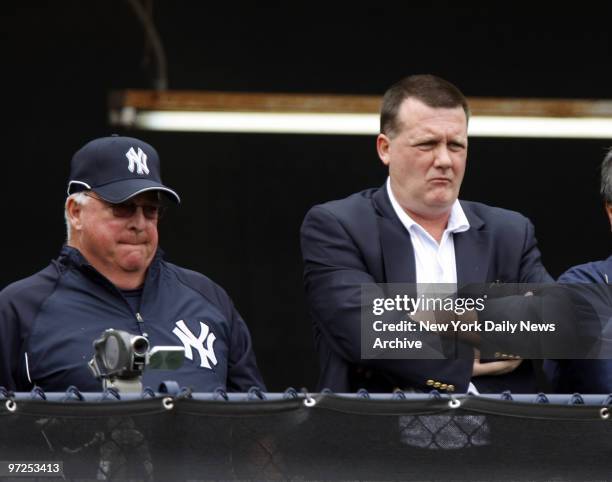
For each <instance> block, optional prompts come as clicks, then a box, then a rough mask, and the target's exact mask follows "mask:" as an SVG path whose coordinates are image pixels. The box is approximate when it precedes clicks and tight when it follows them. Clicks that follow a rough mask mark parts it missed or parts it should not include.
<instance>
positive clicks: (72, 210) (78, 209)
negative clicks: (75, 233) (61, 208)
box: [66, 198, 83, 230]
mask: <svg viewBox="0 0 612 482" xmlns="http://www.w3.org/2000/svg"><path fill="white" fill-rule="evenodd" d="M66 215H67V216H68V221H70V227H71V228H72V229H76V230H80V229H81V228H82V227H83V222H82V219H81V218H82V215H83V206H82V205H81V204H79V203H77V202H76V201H75V200H74V198H68V200H67V201H66Z"/></svg>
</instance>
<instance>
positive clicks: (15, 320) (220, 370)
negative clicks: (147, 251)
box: [0, 246, 265, 392]
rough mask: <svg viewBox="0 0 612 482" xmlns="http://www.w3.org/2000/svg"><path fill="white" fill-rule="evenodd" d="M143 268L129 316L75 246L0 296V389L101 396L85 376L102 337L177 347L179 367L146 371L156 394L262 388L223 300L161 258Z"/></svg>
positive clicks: (245, 338)
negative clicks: (171, 386)
mask: <svg viewBox="0 0 612 482" xmlns="http://www.w3.org/2000/svg"><path fill="white" fill-rule="evenodd" d="M162 257H163V253H162V251H161V250H158V252H157V253H156V255H155V258H154V259H153V261H152V263H151V266H150V267H149V269H148V272H147V275H146V279H145V283H144V287H143V291H142V297H141V303H140V309H139V310H138V312H135V311H134V310H133V309H132V307H131V306H130V304H129V303H128V301H127V300H126V298H125V297H124V296H123V294H122V293H121V291H120V290H119V289H118V288H117V287H115V285H113V284H112V283H111V282H110V281H109V280H108V279H107V278H105V277H104V276H103V275H101V274H100V273H99V272H98V271H96V270H95V269H94V268H93V267H92V266H91V265H90V264H89V263H88V262H87V261H86V260H85V258H84V257H83V256H82V255H81V253H80V252H79V251H78V250H77V249H75V248H72V247H69V246H65V247H64V248H63V249H62V251H61V253H60V256H59V257H58V258H57V259H56V260H53V261H52V262H51V264H50V265H49V266H47V267H46V268H45V269H43V270H42V271H39V272H38V273H36V274H34V275H33V276H30V277H29V278H25V279H23V280H20V281H17V282H15V283H13V284H11V285H9V286H8V287H6V288H5V289H4V290H3V291H2V292H0V386H4V387H5V388H7V389H9V390H16V391H28V390H30V389H31V388H32V387H33V386H35V385H36V386H39V387H41V388H43V389H44V390H46V391H64V390H66V388H68V386H70V385H75V386H76V387H77V388H78V389H79V390H81V391H83V392H88V391H90V392H91V391H100V390H101V389H102V385H101V382H100V381H98V380H96V379H95V378H94V377H93V375H92V374H91V373H90V371H89V369H88V367H87V362H88V361H89V360H90V359H91V358H92V356H93V347H92V342H93V340H94V339H96V338H99V337H100V335H101V334H102V332H103V331H104V330H106V329H108V328H115V329H118V330H125V331H128V332H130V333H133V334H140V335H143V334H146V336H147V337H148V339H149V342H150V344H151V347H154V346H159V345H174V346H183V347H184V348H185V360H184V364H183V366H182V367H181V368H179V369H178V370H176V371H171V370H146V371H145V374H144V377H143V385H144V386H149V387H151V388H153V389H154V390H157V389H158V387H159V384H160V382H162V381H165V380H175V381H177V382H178V384H179V385H180V386H185V387H187V386H189V387H192V388H193V390H194V391H197V392H211V391H214V390H215V389H217V388H219V387H220V388H223V389H225V390H228V391H247V390H248V389H249V388H251V387H252V386H258V387H260V388H261V389H265V386H264V383H263V381H262V378H261V375H260V373H259V369H258V368H257V363H256V361H255V355H254V353H253V349H252V346H251V337H250V335H249V331H248V328H247V326H246V324H245V322H244V321H243V320H242V318H241V317H240V315H239V314H238V312H237V311H236V309H235V308H234V305H233V303H232V301H231V300H230V298H229V296H228V295H227V293H225V291H224V290H223V289H222V288H221V287H220V286H218V285H217V284H215V283H213V282H212V281H211V280H210V279H208V278H207V277H206V276H204V275H202V274H200V273H197V272H195V271H190V270H187V269H184V268H180V267H178V266H176V265H173V264H171V263H167V262H166V261H164V260H163V259H162Z"/></svg>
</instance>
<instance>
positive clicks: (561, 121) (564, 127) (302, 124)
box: [132, 111, 612, 139]
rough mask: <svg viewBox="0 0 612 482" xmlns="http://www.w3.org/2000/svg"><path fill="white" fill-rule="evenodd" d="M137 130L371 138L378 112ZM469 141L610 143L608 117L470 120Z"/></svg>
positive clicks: (210, 120)
mask: <svg viewBox="0 0 612 482" xmlns="http://www.w3.org/2000/svg"><path fill="white" fill-rule="evenodd" d="M132 125H133V126H134V127H135V128H137V129H142V130H156V131H183V132H245V133H249V132H250V133H276V134H336V135H339V134H346V135H375V134H378V132H379V118H378V115H377V114H333V113H324V114H311V113H305V114H298V113H273V112H181V111H142V112H138V113H136V114H135V118H134V119H133V121H132ZM469 135H470V136H472V137H534V138H538V137H539V138H575V139H584V138H586V139H588V138H590V139H612V119H605V118H594V117H584V118H551V117H502V116H472V118H471V119H470V124H469Z"/></svg>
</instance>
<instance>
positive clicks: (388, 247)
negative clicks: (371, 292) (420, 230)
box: [373, 185, 416, 283]
mask: <svg viewBox="0 0 612 482" xmlns="http://www.w3.org/2000/svg"><path fill="white" fill-rule="evenodd" d="M373 202H374V207H375V209H376V211H377V214H378V228H379V232H380V244H381V250H382V257H383V265H384V268H385V281H384V282H386V283H416V267H415V264H414V250H413V248H412V241H411V240H410V233H408V231H406V228H405V227H404V225H403V224H402V223H401V221H400V220H399V219H398V217H397V215H396V214H395V211H394V210H393V206H391V201H389V196H388V195H387V188H386V186H385V185H383V186H382V187H381V188H380V189H379V190H378V191H377V192H376V193H375V194H374V195H373Z"/></svg>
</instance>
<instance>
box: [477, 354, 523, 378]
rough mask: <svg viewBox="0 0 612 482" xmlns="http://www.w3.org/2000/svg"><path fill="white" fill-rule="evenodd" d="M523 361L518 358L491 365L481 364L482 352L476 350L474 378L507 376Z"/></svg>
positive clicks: (495, 362)
mask: <svg viewBox="0 0 612 482" xmlns="http://www.w3.org/2000/svg"><path fill="white" fill-rule="evenodd" d="M522 361H523V359H522V358H517V359H515V360H500V361H494V362H490V363H480V352H479V351H478V350H474V370H473V372H472V376H473V377H478V376H481V375H505V374H506V373H510V372H513V371H514V370H516V368H517V367H518V366H519V365H520V364H521V362H522Z"/></svg>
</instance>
